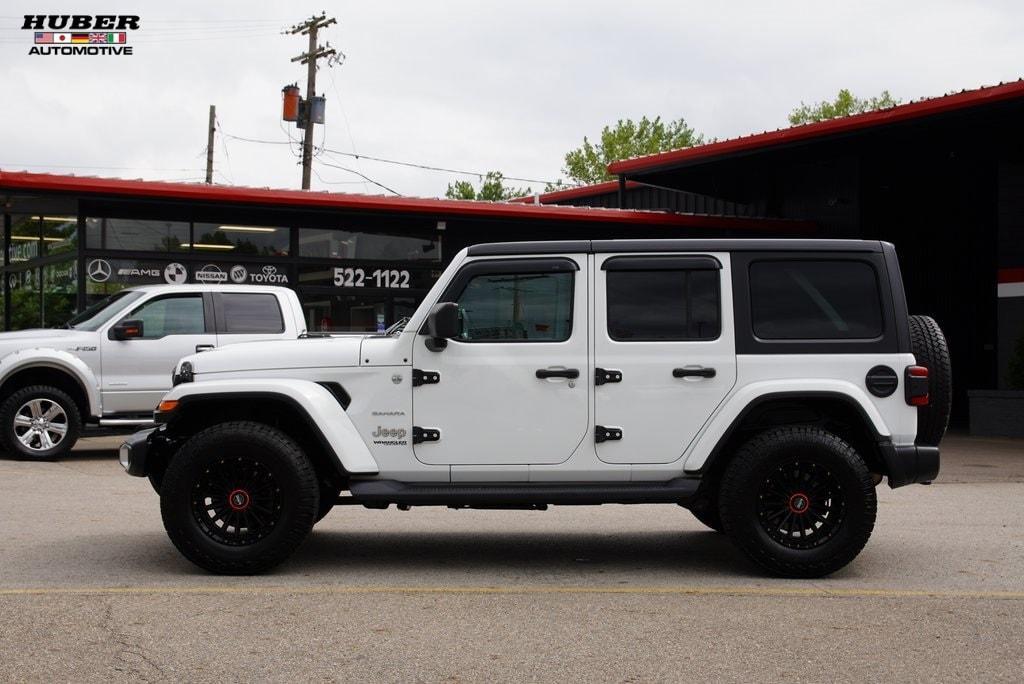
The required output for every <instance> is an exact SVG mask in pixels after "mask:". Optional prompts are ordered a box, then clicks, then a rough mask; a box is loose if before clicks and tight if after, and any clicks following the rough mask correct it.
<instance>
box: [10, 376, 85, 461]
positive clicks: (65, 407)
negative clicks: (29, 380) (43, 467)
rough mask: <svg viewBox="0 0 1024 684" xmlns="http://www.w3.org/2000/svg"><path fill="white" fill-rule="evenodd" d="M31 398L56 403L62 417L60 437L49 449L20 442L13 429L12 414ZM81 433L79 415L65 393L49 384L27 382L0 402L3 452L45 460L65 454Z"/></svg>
mask: <svg viewBox="0 0 1024 684" xmlns="http://www.w3.org/2000/svg"><path fill="white" fill-rule="evenodd" d="M34 399H39V400H42V401H43V402H44V403H45V404H46V405H49V403H50V402H52V403H53V404H57V405H59V406H60V410H61V411H62V412H63V416H64V418H65V420H64V421H63V422H62V424H63V425H64V426H66V427H65V430H66V431H65V433H64V436H63V437H61V438H60V441H59V442H58V443H57V444H55V445H54V446H53V447H52V448H49V449H33V448H30V447H28V446H26V445H25V444H23V443H22V442H21V441H20V440H19V439H18V435H17V433H16V432H15V422H14V421H15V417H16V414H17V413H18V411H19V409H21V408H22V407H23V406H24V405H25V404H26V403H27V402H30V401H32V400H34ZM81 434H82V416H81V414H80V413H79V412H78V405H77V404H75V401H74V399H72V398H71V397H70V396H68V394H67V393H66V392H64V391H62V390H59V389H57V388H56V387H51V386H49V385H30V386H28V387H22V388H21V389H19V390H17V391H15V392H14V393H13V394H11V395H10V396H9V397H7V399H5V400H4V402H3V404H2V405H0V446H2V447H3V451H4V452H5V453H6V454H9V455H11V456H14V457H16V458H19V459H22V460H26V461H47V460H52V459H55V458H59V457H61V456H64V455H66V454H67V453H68V452H69V451H71V447H73V446H74V445H75V442H77V441H78V437H79V435H81Z"/></svg>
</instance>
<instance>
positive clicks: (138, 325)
mask: <svg viewBox="0 0 1024 684" xmlns="http://www.w3.org/2000/svg"><path fill="white" fill-rule="evenodd" d="M142 334H143V333H142V321H134V320H125V321H121V322H120V323H118V324H117V325H115V326H114V327H113V328H111V329H110V337H111V338H112V339H115V340H132V339H135V338H136V337H142Z"/></svg>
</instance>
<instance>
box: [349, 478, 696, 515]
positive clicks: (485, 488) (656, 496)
mask: <svg viewBox="0 0 1024 684" xmlns="http://www.w3.org/2000/svg"><path fill="white" fill-rule="evenodd" d="M699 484H700V480H697V479H692V478H685V477H679V478H676V479H674V480H668V481H667V482H629V483H624V484H516V485H507V484H503V485H486V484H407V483H404V482H398V481H395V480H363V481H356V482H352V483H350V485H349V492H350V493H351V496H345V497H342V498H341V499H339V501H338V503H342V504H355V505H364V506H370V507H382V506H387V505H390V504H398V505H399V506H458V507H470V508H472V507H480V508H500V507H509V508H524V507H535V506H544V505H552V506H566V505H569V506H572V505H575V506H592V505H598V504H606V503H607V504H612V503H614V504H644V503H673V504H674V503H685V502H686V501H687V500H689V499H690V498H692V497H693V495H694V494H695V493H696V491H697V487H698V485H699Z"/></svg>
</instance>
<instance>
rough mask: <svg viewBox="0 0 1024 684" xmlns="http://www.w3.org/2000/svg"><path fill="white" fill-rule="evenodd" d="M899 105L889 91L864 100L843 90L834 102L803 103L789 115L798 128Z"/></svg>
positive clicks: (790, 120)
mask: <svg viewBox="0 0 1024 684" xmlns="http://www.w3.org/2000/svg"><path fill="white" fill-rule="evenodd" d="M899 103H900V101H899V100H898V99H896V98H894V97H893V96H892V95H890V94H889V91H888V90H883V91H882V94H881V95H879V96H877V97H869V98H866V99H862V98H859V97H857V96H856V95H854V94H853V93H851V92H850V91H849V90H847V89H846V88H843V89H842V90H840V91H839V94H838V95H836V99H834V100H822V101H821V102H819V103H817V104H810V105H809V104H805V103H803V102H801V103H800V106H799V107H797V108H796V109H794V110H793V111H792V112H790V113H789V123H791V124H793V125H794V126H796V125H798V124H805V123H812V122H814V121H824V120H825V119H833V118H835V117H837V116H849V115H851V114H860V113H862V112H871V111H874V110H876V109H885V108H886V107H895V106H896V105H898V104H899Z"/></svg>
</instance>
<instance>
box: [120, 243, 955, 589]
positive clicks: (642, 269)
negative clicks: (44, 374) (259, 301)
mask: <svg viewBox="0 0 1024 684" xmlns="http://www.w3.org/2000/svg"><path fill="white" fill-rule="evenodd" d="M175 382H176V386H175V387H174V389H172V390H171V392H170V393H169V394H167V395H166V396H165V397H164V399H163V401H162V402H161V403H160V406H159V409H158V411H157V413H156V421H157V423H159V427H157V428H153V429H150V430H147V431H143V432H140V433H137V434H136V435H134V436H133V437H132V438H131V439H129V440H128V441H127V442H126V443H125V444H124V445H123V446H122V447H121V453H120V458H121V463H122V465H123V466H124V467H125V469H126V470H127V471H128V473H129V474H131V475H137V476H148V477H149V479H150V481H151V482H152V484H153V486H154V488H155V489H156V490H157V492H158V493H159V494H160V507H161V513H162V515H163V521H164V525H165V527H166V529H167V532H168V534H169V536H170V538H171V540H172V541H173V542H174V544H175V545H176V546H177V548H178V549H179V550H180V551H181V552H182V553H183V554H184V555H185V556H186V557H187V558H188V559H190V560H191V561H193V562H194V563H196V564H197V565H199V566H201V567H203V568H206V569H208V570H211V571H213V572H220V573H253V572H258V571H261V570H265V569H267V568H270V567H271V566H274V565H276V564H278V563H280V562H281V561H283V560H284V559H286V558H287V557H288V556H289V555H290V554H291V553H292V552H293V551H295V549H296V547H298V545H299V544H300V543H301V542H302V540H303V539H304V538H305V536H306V535H307V534H308V533H309V532H310V530H311V528H312V527H313V525H314V523H315V522H317V521H318V520H319V519H320V518H322V517H323V516H324V515H326V514H327V512H328V511H329V510H330V509H331V508H332V507H333V506H335V505H340V504H344V505H362V506H366V507H368V508H387V507H388V506H390V505H392V504H395V505H397V506H398V507H399V508H403V509H405V508H408V507H412V506H449V507H455V508H477V507H479V508H490V509H494V508H517V509H522V508H529V509H544V508H546V507H547V506H548V505H577V504H604V503H619V504H640V503H664V504H679V505H682V506H685V507H687V508H689V509H690V510H692V511H693V513H694V514H695V515H696V516H697V518H698V519H699V520H700V521H701V522H703V523H704V524H706V525H708V526H709V527H711V528H713V529H716V530H721V531H723V532H725V533H726V534H728V535H729V536H730V537H731V538H732V539H733V540H735V542H736V543H737V544H738V545H739V547H740V548H742V549H743V551H745V552H746V553H747V554H748V555H749V556H750V557H751V558H752V559H753V560H754V561H756V562H757V563H759V564H760V565H762V566H763V567H764V568H766V569H767V570H769V571H771V572H773V573H777V574H780V575H787V576H798V577H814V576H821V575H826V574H828V573H831V572H833V571H835V570H837V569H839V568H841V567H843V566H844V565H846V564H847V563H849V562H850V561H851V560H852V559H853V558H854V557H855V556H856V555H857V553H858V552H859V551H860V550H861V548H862V547H863V546H864V544H865V543H866V542H867V539H868V537H869V535H870V534H871V530H872V528H873V526H874V522H875V509H876V499H875V486H876V485H877V484H878V483H879V482H880V481H881V480H882V478H883V477H887V478H888V481H889V485H890V486H892V487H899V486H902V485H906V484H909V483H913V482H929V481H931V480H932V479H933V478H934V477H935V476H936V474H937V473H938V469H939V450H938V443H939V440H940V439H941V437H942V435H943V432H944V431H945V428H946V422H947V419H948V415H949V407H950V368H949V356H948V353H947V350H946V347H945V341H944V339H943V336H942V333H941V332H940V331H939V329H938V327H937V326H936V325H935V324H934V322H933V321H932V320H931V319H929V318H925V317H911V316H908V314H907V310H906V302H905V298H904V292H903V285H902V281H901V278H900V272H899V265H898V262H897V259H896V253H895V250H894V249H893V247H892V245H889V244H887V243H881V242H868V241H845V240H844V241H830V240H610V241H604V240H594V241H572V242H547V243H507V244H489V245H479V246H475V247H471V248H469V249H468V250H464V251H463V252H461V253H460V254H458V255H457V256H456V257H455V259H454V260H453V262H452V263H451V265H450V266H449V267H448V268H447V269H446V270H445V272H444V273H443V274H442V276H441V278H440V280H439V281H438V282H437V284H436V285H435V286H434V288H433V289H432V290H431V291H430V293H429V294H428V295H427V297H426V299H425V300H424V302H423V305H422V306H421V307H420V308H419V310H418V311H417V312H416V314H415V315H413V316H412V317H411V318H410V319H409V321H408V323H407V325H406V326H405V327H404V329H402V330H401V331H397V332H393V333H392V334H389V335H370V336H365V337H350V338H343V339H342V338H339V339H300V340H296V341H293V342H271V343H266V344H259V343H257V344H247V345H240V346H235V347H230V348H227V349H218V350H216V351H212V352H208V353H205V354H202V355H197V356H191V357H187V358H185V359H183V360H182V362H181V363H180V364H179V366H178V368H177V370H176V378H175Z"/></svg>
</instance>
